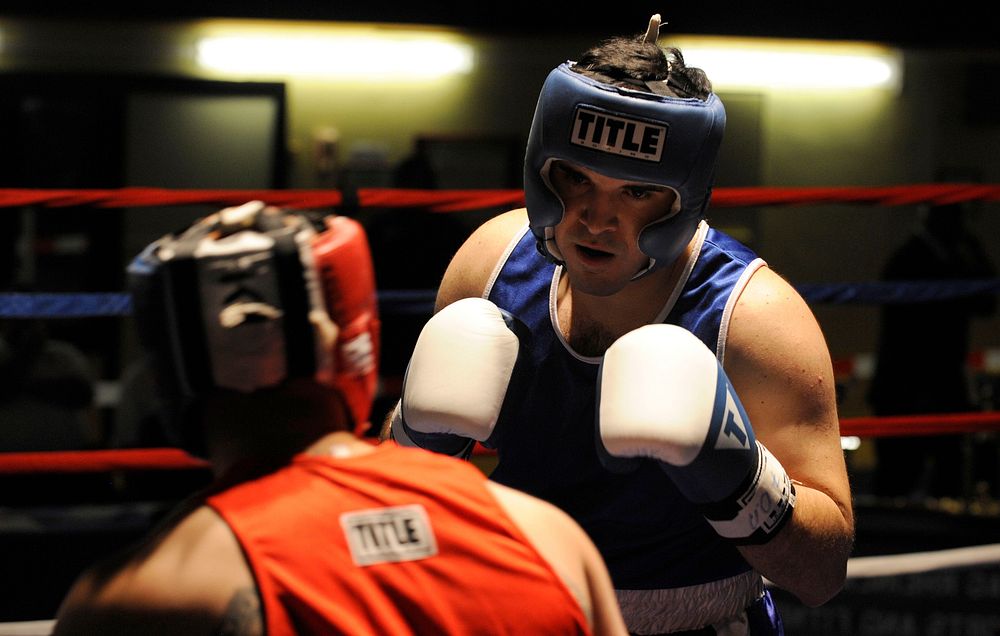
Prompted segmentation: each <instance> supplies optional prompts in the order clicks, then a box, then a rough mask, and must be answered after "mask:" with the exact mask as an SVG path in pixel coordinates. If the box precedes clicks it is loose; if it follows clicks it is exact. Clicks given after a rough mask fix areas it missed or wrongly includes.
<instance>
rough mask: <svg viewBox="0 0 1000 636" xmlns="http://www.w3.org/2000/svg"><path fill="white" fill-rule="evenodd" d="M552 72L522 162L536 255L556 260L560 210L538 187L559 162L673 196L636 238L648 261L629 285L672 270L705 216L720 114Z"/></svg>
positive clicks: (691, 101) (550, 193) (544, 186)
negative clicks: (660, 215)
mask: <svg viewBox="0 0 1000 636" xmlns="http://www.w3.org/2000/svg"><path fill="white" fill-rule="evenodd" d="M572 65H573V62H566V63H564V64H560V65H559V66H558V67H556V68H555V69H553V71H552V72H551V73H549V76H548V78H547V79H546V80H545V84H544V85H543V86H542V91H541V94H540V95H539V98H538V104H537V106H536V108H535V117H534V120H533V121H532V123H531V133H530V134H529V136H528V146H527V152H526V154H525V160H524V194H525V200H526V203H527V206H528V221H529V224H530V226H531V231H532V233H533V234H534V235H535V238H536V239H537V241H538V249H539V251H540V252H542V254H545V255H546V256H548V257H549V258H551V259H553V260H555V261H557V262H558V261H561V260H562V257H561V255H560V254H559V250H558V248H557V247H556V245H555V240H554V234H553V229H554V228H555V226H556V225H557V224H558V223H559V221H561V220H562V217H563V204H562V201H561V200H560V199H559V197H558V196H557V195H556V193H555V190H554V189H553V188H552V186H551V184H550V183H549V181H548V169H549V165H550V164H551V162H552V161H553V160H557V159H564V160H567V161H570V162H572V163H574V164H577V165H580V166H583V167H585V168H588V169H590V170H594V171H596V172H599V173H601V174H602V175H605V176H608V177H612V178H615V179H623V180H627V181H634V182H641V183H649V184H655V185H660V186H666V187H668V188H671V189H672V190H674V191H675V192H676V193H677V201H676V202H675V205H674V209H673V210H671V211H670V212H668V213H667V214H666V215H665V216H664V217H663V218H660V219H657V220H656V221H653V222H652V223H650V224H649V225H647V226H646V227H645V228H643V229H642V230H641V231H640V232H639V237H638V242H639V249H640V250H641V251H642V253H643V254H645V255H646V256H648V257H649V258H650V259H651V260H650V264H649V267H648V268H647V269H645V270H643V271H642V272H641V273H640V274H639V275H642V274H645V273H647V272H648V271H651V270H652V269H654V268H657V267H663V266H665V265H669V264H670V263H672V262H673V261H674V260H675V259H676V258H677V256H679V255H680V253H681V252H682V251H683V250H684V248H685V246H686V245H687V244H688V242H689V241H690V240H691V237H692V236H693V235H694V232H695V230H696V229H697V227H698V223H699V222H700V221H701V219H702V218H703V217H704V215H705V209H706V208H707V207H708V201H709V198H710V197H711V191H712V180H713V178H714V176H715V164H716V157H717V156H718V152H719V145H720V144H721V142H722V133H723V130H724V129H725V126H726V111H725V108H724V107H723V105H722V101H720V100H719V98H718V96H716V95H715V93H711V94H710V95H709V96H708V99H707V100H704V101H703V100H701V99H697V98H681V97H674V96H666V95H661V94H657V93H647V92H644V91H638V90H633V89H628V88H622V87H618V86H612V85H610V84H604V83H602V82H599V81H597V80H595V79H592V78H589V77H586V76H584V75H581V74H580V73H576V72H574V71H573V70H572Z"/></svg>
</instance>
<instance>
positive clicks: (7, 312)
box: [0, 183, 1000, 472]
mask: <svg viewBox="0 0 1000 636" xmlns="http://www.w3.org/2000/svg"><path fill="white" fill-rule="evenodd" d="M249 200H261V201H265V202H266V203H269V204H272V205H278V206H284V207H288V208H295V209H322V208H333V209H337V210H339V211H341V212H342V213H347V214H350V213H351V212H353V211H355V210H357V209H361V208H402V209H407V208H411V209H413V208H417V209H421V210H424V211H432V212H440V213H450V212H462V211H473V210H482V209H490V208H494V207H503V208H509V207H516V206H520V205H523V203H524V193H523V191H522V190H412V189H388V188H359V189H357V190H349V191H338V190H222V189H218V190H173V189H164V188H146V187H129V188H119V189H82V190H81V189H76V190H69V189H0V208H12V207H24V206H41V207H47V208H67V207H84V206H89V207H94V208H106V209H114V208H141V207H150V206H188V205H205V204H210V205H214V206H229V205H239V204H242V203H245V202H246V201H249ZM970 201H984V202H997V201H1000V185H997V184H962V183H957V184H941V183H936V184H916V185H900V186H884V187H753V188H716V189H715V190H714V192H713V195H712V207H713V208H733V207H746V206H802V205H816V204H835V203H850V204H866V205H880V206H903V205H915V204H927V205H946V204H953V203H964V202H970ZM2 213H3V212H2V210H0V214H2ZM796 288H797V290H798V291H799V292H800V293H801V294H802V296H803V298H804V299H805V300H806V301H807V302H809V303H833V304H878V303H895V302H925V301H932V300H943V299H950V298H957V297H962V296H969V295H973V294H982V293H1000V279H998V280H965V281H893V282H860V283H858V282H848V283H823V284H798V285H796ZM378 294H379V305H380V308H381V309H382V311H383V312H385V313H397V314H399V313H407V314H427V315H429V314H430V313H431V311H432V309H433V303H434V290H379V292H378ZM130 313H131V298H130V297H129V296H128V295H127V294H121V293H0V318H81V317H95V316H127V315H129V314H130ZM978 355H981V354H978ZM997 429H1000V413H998V412H986V413H960V414H942V415H937V414H935V415H928V416H907V417H854V418H844V419H842V420H841V434H842V435H843V436H858V437H873V436H901V435H931V434H940V433H973V432H981V431H989V430H997ZM479 450H480V452H483V451H484V450H485V449H481V448H480V449H479ZM83 452H85V453H89V452H95V453H115V452H121V451H83ZM14 455H23V454H14ZM70 457H71V456H70V455H63V454H60V455H52V456H51V459H52V460H53V461H54V462H56V464H54V465H53V467H55V466H57V465H60V464H59V462H69V463H71V464H72V463H73V462H75V461H77V460H76V459H70ZM77 457H79V456H77ZM110 457H111V456H109V455H105V454H96V455H93V456H92V460H93V461H95V462H96V463H97V465H100V464H102V463H104V462H109V461H112V462H125V463H126V464H128V465H130V466H137V465H139V464H141V463H142V462H143V461H145V460H149V461H150V462H151V466H152V467H162V466H163V464H160V463H159V462H166V463H167V464H171V463H173V462H176V463H177V465H178V466H183V465H184V464H185V462H186V461H189V458H188V459H184V458H180V457H177V456H176V455H171V454H169V453H167V454H160V455H146V456H144V455H142V454H126V455H122V456H119V457H117V458H115V459H110ZM15 460H16V461H15ZM43 461H44V460H43V459H42V458H41V457H35V458H26V457H12V456H11V454H10V453H6V454H0V472H2V471H4V470H15V468H13V467H14V466H29V465H36V466H40V464H39V463H38V462H43ZM25 462H28V463H25ZM31 462H34V464H32V463H31ZM17 470H20V469H17Z"/></svg>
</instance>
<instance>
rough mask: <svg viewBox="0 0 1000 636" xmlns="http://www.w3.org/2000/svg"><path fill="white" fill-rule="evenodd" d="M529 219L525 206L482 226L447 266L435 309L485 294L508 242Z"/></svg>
mask: <svg viewBox="0 0 1000 636" xmlns="http://www.w3.org/2000/svg"><path fill="white" fill-rule="evenodd" d="M527 222H528V214H527V212H526V211H525V210H524V209H523V208H522V209H520V210H511V211H510V212H506V213H504V214H501V215H499V216H495V217H493V218H492V219H490V220H489V221H486V222H485V223H483V224H482V225H481V226H479V227H478V228H477V229H476V231H475V232H473V233H472V235H471V236H469V238H468V239H467V240H466V241H465V243H464V244H463V245H462V247H460V248H459V249H458V252H456V253H455V256H454V257H453V258H452V260H451V263H449V265H448V269H447V270H445V273H444V278H443V279H442V281H441V286H440V287H439V288H438V293H437V301H436V302H435V307H434V311H436V312H437V311H440V310H441V309H443V308H445V307H447V306H448V305H450V304H451V303H453V302H455V301H456V300H461V299H462V298H470V297H479V296H482V295H483V291H484V290H485V289H486V283H487V282H489V279H490V275H491V274H492V273H493V268H494V267H496V264H497V261H499V260H500V257H501V256H502V255H503V251H504V249H506V247H507V244H508V243H510V240H511V239H512V238H513V237H514V233H515V232H517V230H519V229H520V228H522V227H524V225H525V224H526V223H527Z"/></svg>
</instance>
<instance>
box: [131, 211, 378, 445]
mask: <svg viewBox="0 0 1000 636" xmlns="http://www.w3.org/2000/svg"><path fill="white" fill-rule="evenodd" d="M128 287H129V291H130V292H131V294H132V300H133V307H134V315H135V318H136V325H137V328H138V335H139V338H140V340H141V343H142V345H143V348H144V349H145V350H146V351H147V352H148V353H150V354H151V355H152V357H153V360H154V366H155V368H156V371H157V376H158V379H159V383H160V385H161V388H163V389H164V390H165V391H166V393H167V395H168V396H172V397H173V398H179V399H181V400H185V399H188V400H190V399H194V398H197V397H200V396H202V395H204V394H206V393H207V392H209V391H211V390H214V389H228V390H233V391H238V392H243V393H250V392H253V391H256V390H258V389H265V388H270V387H276V386H278V385H280V384H281V383H282V382H284V381H285V380H287V379H290V378H297V377H311V378H313V379H315V380H317V381H318V382H320V383H322V384H325V385H327V386H331V387H333V388H335V389H336V390H338V391H339V392H340V394H341V395H342V397H343V398H344V401H345V403H346V405H347V407H348V410H349V411H350V413H351V415H352V416H353V418H354V425H355V429H356V430H360V429H361V428H362V427H363V426H367V424H368V417H369V414H370V408H371V402H372V399H373V398H374V395H375V389H376V381H377V361H378V342H379V340H378V337H379V320H378V311H377V304H376V293H375V277H374V272H373V266H372V261H371V255H370V252H369V248H368V242H367V239H366V238H365V234H364V230H363V229H362V228H361V226H360V224H358V223H357V221H354V220H351V219H348V218H346V217H326V218H323V219H315V218H310V217H308V216H307V215H305V214H300V213H293V212H288V211H285V210H281V209H278V208H272V207H266V206H265V205H264V204H263V203H261V202H259V201H254V202H250V203H247V204H245V205H242V206H239V207H235V208H227V209H225V210H222V211H221V212H219V213H218V214H214V215H212V216H209V217H207V218H205V219H202V220H200V221H198V222H196V223H195V224H194V225H192V226H191V227H190V228H188V229H187V230H185V231H184V232H183V233H181V234H179V235H173V234H170V235H167V236H164V237H163V238H161V239H159V240H158V241H156V242H154V243H152V244H151V245H149V246H148V247H147V248H146V249H145V250H144V251H143V252H142V253H141V254H139V255H138V256H137V257H136V258H135V259H134V260H133V261H132V263H131V264H130V265H129V267H128ZM173 432H174V433H178V432H177V431H173ZM176 437H179V438H181V440H180V441H179V442H178V443H180V444H181V445H185V443H184V442H183V439H184V438H186V437H188V436H187V435H183V434H177V435H176Z"/></svg>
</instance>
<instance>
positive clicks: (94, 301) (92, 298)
mask: <svg viewBox="0 0 1000 636" xmlns="http://www.w3.org/2000/svg"><path fill="white" fill-rule="evenodd" d="M796 288H797V289H798V291H799V293H800V294H802V297H803V298H804V299H805V300H806V302H807V303H811V304H836V305H850V304H853V305H884V304H894V303H925V302H936V301H946V300H953V299H956V298H963V297H968V296H978V295H982V294H1000V279H988V280H961V281H954V280H952V281H943V280H942V281H894V282H866V283H810V284H800V285H797V286H796ZM434 296H435V291H434V290H433V289H426V290H425V289H420V290H384V291H380V292H379V293H378V301H379V310H380V311H381V312H382V313H384V314H387V315H427V316H429V315H431V313H433V311H434ZM131 313H132V298H131V296H130V295H129V294H127V293H0V318H93V317H100V316H127V315H130V314H131Z"/></svg>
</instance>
